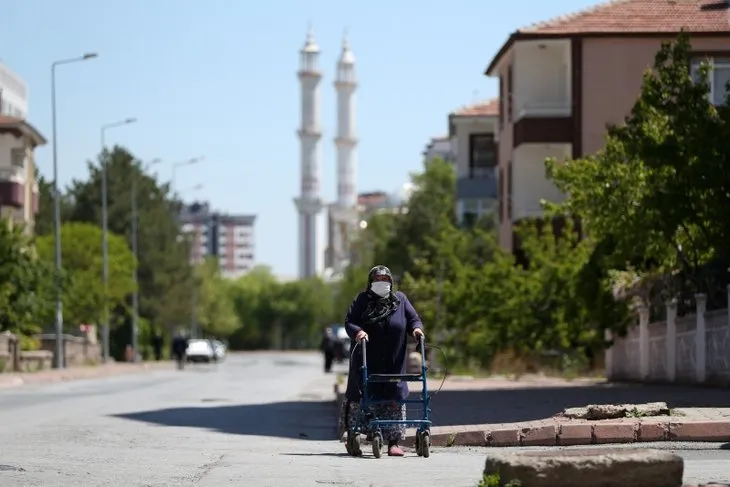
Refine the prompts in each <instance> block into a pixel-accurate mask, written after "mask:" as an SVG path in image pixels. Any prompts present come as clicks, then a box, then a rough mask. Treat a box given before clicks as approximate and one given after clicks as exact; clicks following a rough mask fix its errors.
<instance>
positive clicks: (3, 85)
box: [0, 63, 28, 120]
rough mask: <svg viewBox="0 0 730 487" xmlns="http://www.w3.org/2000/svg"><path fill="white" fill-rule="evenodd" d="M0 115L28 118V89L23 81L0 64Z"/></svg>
mask: <svg viewBox="0 0 730 487" xmlns="http://www.w3.org/2000/svg"><path fill="white" fill-rule="evenodd" d="M0 100H2V101H1V102H0V115H6V116H8V117H13V118H19V119H23V120H24V119H25V117H27V116H28V87H27V86H26V84H25V81H23V79H22V78H21V77H20V76H18V75H17V74H15V73H13V72H12V71H11V70H10V69H9V68H8V67H7V66H5V65H3V64H1V63H0Z"/></svg>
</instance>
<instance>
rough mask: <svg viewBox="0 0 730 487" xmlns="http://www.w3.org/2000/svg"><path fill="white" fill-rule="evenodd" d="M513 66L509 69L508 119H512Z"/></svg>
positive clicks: (509, 120)
mask: <svg viewBox="0 0 730 487" xmlns="http://www.w3.org/2000/svg"><path fill="white" fill-rule="evenodd" d="M513 71H514V69H513V66H512V65H510V67H509V69H508V70H507V121H508V122H511V121H512V72H513Z"/></svg>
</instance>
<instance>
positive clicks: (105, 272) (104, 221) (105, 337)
mask: <svg viewBox="0 0 730 487" xmlns="http://www.w3.org/2000/svg"><path fill="white" fill-rule="evenodd" d="M136 121H137V119H136V118H126V119H124V120H119V121H117V122H112V123H107V124H105V125H102V126H101V259H102V280H103V281H104V298H105V301H104V317H103V320H104V322H103V323H102V325H101V328H102V351H103V352H102V353H103V357H102V359H103V362H104V363H107V362H108V361H109V316H108V312H109V310H108V309H107V303H106V296H107V292H108V290H109V255H108V249H107V231H108V215H107V199H108V195H107V167H106V166H107V164H106V158H105V155H104V150H105V148H106V141H105V136H106V131H107V130H109V129H112V128H115V127H122V126H124V125H129V124H132V123H135V122H136Z"/></svg>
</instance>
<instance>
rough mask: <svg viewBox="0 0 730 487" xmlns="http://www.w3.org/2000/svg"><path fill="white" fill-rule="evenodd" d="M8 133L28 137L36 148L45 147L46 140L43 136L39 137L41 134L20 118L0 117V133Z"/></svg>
mask: <svg viewBox="0 0 730 487" xmlns="http://www.w3.org/2000/svg"><path fill="white" fill-rule="evenodd" d="M8 131H10V132H16V133H19V134H23V135H26V136H28V137H30V138H31V140H32V141H33V143H34V144H35V145H36V146H38V145H45V143H46V138H45V137H43V135H41V133H40V132H39V131H38V130H37V129H36V128H35V127H33V126H32V125H31V124H29V123H28V122H26V121H25V120H23V119H22V118H16V117H8V116H6V115H0V132H8Z"/></svg>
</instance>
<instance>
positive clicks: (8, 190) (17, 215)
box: [0, 64, 46, 232]
mask: <svg viewBox="0 0 730 487" xmlns="http://www.w3.org/2000/svg"><path fill="white" fill-rule="evenodd" d="M27 113H28V88H27V86H26V84H25V82H24V81H23V80H22V79H21V78H20V77H19V76H18V75H16V74H15V73H13V72H12V71H11V70H10V69H8V68H7V67H6V66H4V65H2V64H0V214H2V216H3V217H9V218H12V219H13V220H14V221H18V222H22V223H23V224H25V226H26V229H27V231H28V232H32V231H33V226H34V223H35V215H36V213H37V212H38V184H37V183H36V180H35V157H34V151H35V148H36V147H38V146H42V145H45V144H46V139H45V138H44V137H43V135H41V133H40V132H38V130H36V129H35V127H33V126H32V125H31V124H29V123H28V122H27V121H26V120H25V117H26V115H27Z"/></svg>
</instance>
